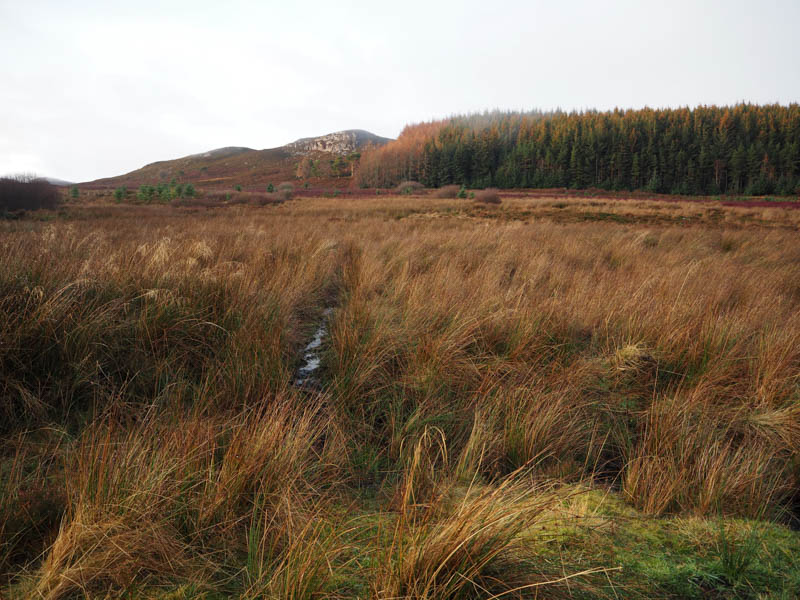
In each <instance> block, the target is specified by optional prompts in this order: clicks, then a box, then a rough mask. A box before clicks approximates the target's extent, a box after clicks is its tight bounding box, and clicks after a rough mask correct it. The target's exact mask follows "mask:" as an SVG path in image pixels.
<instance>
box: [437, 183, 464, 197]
mask: <svg viewBox="0 0 800 600" xmlns="http://www.w3.org/2000/svg"><path fill="white" fill-rule="evenodd" d="M460 190H461V186H460V185H445V186H443V187H440V188H439V189H437V190H436V191H435V192H434V193H433V195H434V197H435V198H457V197H458V192H459V191H460Z"/></svg>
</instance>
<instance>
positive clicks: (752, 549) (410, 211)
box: [0, 198, 800, 600]
mask: <svg viewBox="0 0 800 600" xmlns="http://www.w3.org/2000/svg"><path fill="white" fill-rule="evenodd" d="M558 204H559V206H555V205H553V203H552V202H551V201H548V200H541V199H537V200H532V201H526V200H524V199H517V198H510V199H507V200H506V201H505V202H504V203H503V205H502V207H498V208H496V209H495V208H493V209H491V210H488V209H486V208H485V207H481V206H479V205H476V204H475V203H473V202H470V201H458V200H456V201H455V202H454V201H453V200H452V199H446V200H443V201H437V200H436V199H419V198H417V199H409V198H386V199H383V198H381V199H362V200H337V201H326V200H324V199H318V200H309V199H307V200H303V201H301V202H296V203H289V204H283V205H275V206H267V207H265V208H254V207H248V206H228V207H222V208H217V209H210V210H209V209H207V208H203V209H202V210H198V211H194V210H192V209H191V208H174V207H168V206H163V207H161V206H159V207H95V208H81V207H77V208H75V209H71V210H70V211H67V212H66V213H65V214H64V215H62V216H61V217H59V218H58V219H57V220H54V221H49V222H47V221H40V220H35V219H30V220H18V221H13V222H3V223H0V254H1V255H2V256H3V257H4V260H3V261H2V262H0V400H1V402H0V406H2V410H3V419H2V424H0V427H2V430H3V441H2V444H0V478H2V483H3V485H2V486H0V577H1V578H2V579H1V580H0V585H2V589H0V594H2V595H4V596H9V597H12V598H15V597H20V598H23V597H39V598H49V599H54V600H55V599H59V598H72V597H76V596H77V597H90V598H93V597H98V598H102V597H113V596H121V595H127V596H128V597H163V598H188V597H206V598H214V597H241V598H262V597H272V598H289V597H290V598H321V597H334V598H335V597H342V598H344V597H379V598H478V597H484V598H489V597H509V598H533V597H575V598H615V597H634V598H674V597H689V598H693V597H696V598H703V597H709V596H717V597H775V598H790V597H796V596H797V595H798V593H800V571H798V569H797V565H796V561H794V560H793V557H794V556H796V555H797V553H798V552H800V538H799V537H798V534H797V532H796V531H792V530H790V529H789V528H788V527H787V525H789V524H792V523H794V524H795V525H796V523H797V521H796V519H797V498H798V481H799V480H800V468H799V467H798V461H797V456H798V451H799V450H800V442H799V440H800V318H799V317H798V315H799V314H800V310H798V309H800V287H798V284H797V281H798V279H799V278H800V271H798V267H797V265H798V264H799V263H800V242H798V237H797V226H798V221H797V220H796V217H795V216H794V214H793V213H791V212H784V211H780V210H777V209H769V210H768V211H765V212H763V213H752V212H748V211H741V210H740V209H736V208H719V207H717V206H709V207H702V208H698V206H697V205H677V204H674V205H673V204H670V205H656V204H653V203H646V202H636V203H625V202H620V203H618V204H612V203H598V202H594V201H590V202H585V201H578V200H569V199H566V200H564V201H563V202H559V203H558ZM595 204H597V206H595ZM562 205H563V206H562ZM586 215H589V216H590V218H588V217H586ZM608 215H611V217H608ZM683 217H686V218H683ZM326 307H333V308H334V310H333V312H332V314H331V315H330V319H331V323H330V327H329V331H330V335H329V337H328V338H327V339H326V340H325V341H324V344H323V366H322V369H321V376H320V377H321V380H322V382H323V384H324V385H323V389H322V390H321V391H319V392H314V393H309V392H307V391H302V390H296V389H294V388H292V387H291V385H290V382H291V380H292V373H293V371H294V370H295V369H296V367H297V366H298V364H299V362H300V351H301V349H302V348H303V346H304V345H305V343H306V342H307V340H308V339H309V338H310V336H311V335H312V334H313V331H314V329H315V327H316V324H317V323H318V322H319V320H320V319H321V318H322V315H323V311H324V309H325V308H326ZM793 520H794V521H793Z"/></svg>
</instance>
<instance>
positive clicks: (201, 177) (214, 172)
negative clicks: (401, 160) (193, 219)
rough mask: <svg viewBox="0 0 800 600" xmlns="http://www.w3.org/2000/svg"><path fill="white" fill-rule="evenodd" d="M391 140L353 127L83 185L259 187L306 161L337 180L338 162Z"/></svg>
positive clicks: (320, 175)
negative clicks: (335, 168) (335, 166)
mask: <svg viewBox="0 0 800 600" xmlns="http://www.w3.org/2000/svg"><path fill="white" fill-rule="evenodd" d="M389 141H391V140H390V139H389V138H384V137H381V136H378V135H375V134H373V133H370V132H368V131H364V130H361V129H350V130H346V131H338V132H335V133H329V134H326V135H323V136H319V137H315V138H302V139H299V140H296V141H294V142H292V143H290V144H286V145H285V146H280V147H278V148H269V149H266V150H255V149H253V148H246V147H239V146H229V147H225V148H217V149H216V150H210V151H208V152H201V153H198V154H191V155H189V156H184V157H182V158H177V159H173V160H164V161H158V162H154V163H150V164H148V165H145V166H144V167H142V168H141V169H136V170H135V171H131V172H130V173H126V174H124V175H118V176H115V177H107V178H103V179H97V180H95V181H91V182H87V183H84V184H83V185H82V187H85V188H88V189H106V188H113V187H118V186H123V185H124V186H127V187H129V188H130V187H136V186H139V185H144V184H156V183H161V182H168V181H171V180H173V179H175V180H176V181H178V182H182V183H189V182H191V183H193V184H194V185H196V186H199V187H203V188H214V187H229V186H231V185H242V186H245V187H247V186H256V185H262V184H267V183H278V182H280V181H285V180H291V179H294V178H295V175H296V173H297V170H298V165H299V163H300V162H301V161H302V160H304V159H306V160H307V161H310V162H311V163H312V166H314V165H316V166H320V165H323V166H324V167H325V168H314V169H309V177H311V176H312V174H313V177H315V178H317V179H322V180H331V179H334V178H335V177H334V176H335V175H336V173H333V172H331V165H332V163H333V162H335V161H336V160H337V158H338V159H339V161H340V162H341V161H346V157H347V156H350V155H352V154H353V153H357V152H361V151H362V150H364V149H365V148H367V147H376V146H381V145H383V144H386V143H387V142H389ZM342 172H345V170H344V169H343V170H342ZM329 183H330V181H329Z"/></svg>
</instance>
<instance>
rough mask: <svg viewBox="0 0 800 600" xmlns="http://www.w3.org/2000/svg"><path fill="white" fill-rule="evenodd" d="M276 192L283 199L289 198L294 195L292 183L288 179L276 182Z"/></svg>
mask: <svg viewBox="0 0 800 600" xmlns="http://www.w3.org/2000/svg"><path fill="white" fill-rule="evenodd" d="M276 193H277V194H279V195H280V196H281V197H282V198H283V199H284V200H291V199H292V196H293V195H294V185H292V184H291V183H289V182H288V181H284V182H283V183H280V184H278V191H277V192H276Z"/></svg>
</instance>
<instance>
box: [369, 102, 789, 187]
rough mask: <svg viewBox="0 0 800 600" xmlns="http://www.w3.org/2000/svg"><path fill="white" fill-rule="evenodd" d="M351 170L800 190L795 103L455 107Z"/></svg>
mask: <svg viewBox="0 0 800 600" xmlns="http://www.w3.org/2000/svg"><path fill="white" fill-rule="evenodd" d="M356 178H357V181H358V183H359V184H360V185H362V186H363V187H389V186H393V185H396V184H397V183H398V182H400V181H403V180H417V181H421V182H422V183H424V184H425V185H426V186H429V187H440V186H443V185H448V184H463V185H466V186H468V187H475V188H485V187H489V186H495V187H501V188H514V187H531V188H549V187H566V188H578V189H579V188H590V187H596V188H601V189H609V190H647V191H651V192H659V193H672V194H748V195H763V194H784V195H790V194H795V193H799V192H800V105H798V104H790V105H788V106H782V105H777V104H773V105H765V106H758V105H752V104H737V105H735V106H730V107H717V106H700V107H697V108H693V109H690V108H679V109H659V110H655V109H650V108H645V109H641V110H620V109H617V110H614V111H606V112H600V111H594V110H591V111H583V112H570V113H567V112H561V111H556V112H550V113H545V112H539V111H534V112H501V111H495V112H487V113H482V114H474V115H464V116H457V117H453V118H450V119H446V120H442V121H433V122H430V123H422V124H418V125H412V126H409V127H407V128H406V129H405V130H404V131H403V132H402V133H401V135H400V137H399V138H398V139H397V140H396V141H395V142H391V143H389V144H387V145H385V146H383V147H380V148H377V149H373V150H370V151H368V152H366V153H365V154H364V156H363V157H362V159H361V164H360V168H359V171H358V173H357V174H356Z"/></svg>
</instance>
